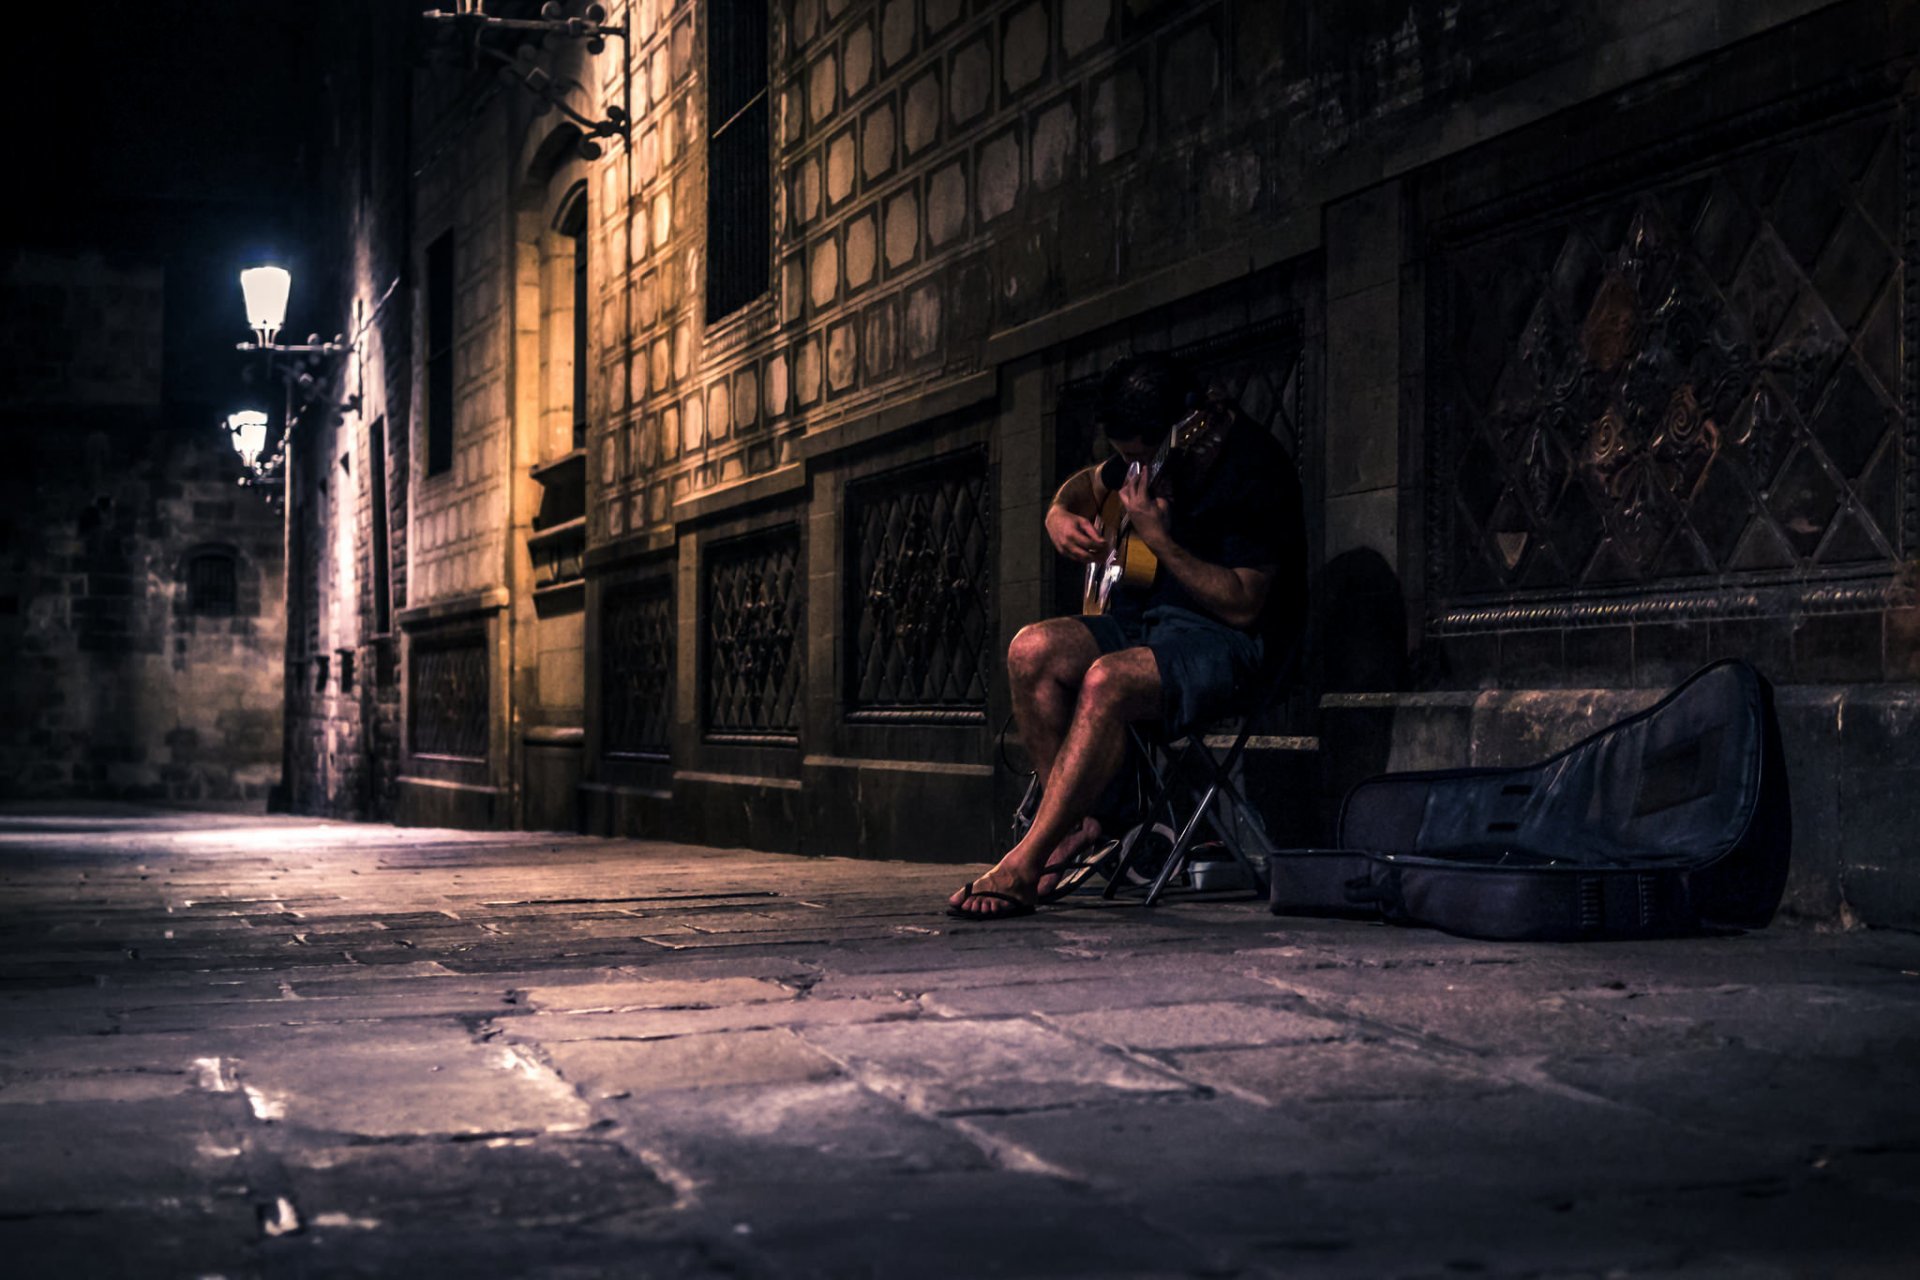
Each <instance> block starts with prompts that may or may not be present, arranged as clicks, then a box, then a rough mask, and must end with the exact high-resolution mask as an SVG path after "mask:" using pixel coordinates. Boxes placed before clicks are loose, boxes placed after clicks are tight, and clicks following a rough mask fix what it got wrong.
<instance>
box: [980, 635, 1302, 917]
mask: <svg viewBox="0 0 1920 1280" xmlns="http://www.w3.org/2000/svg"><path fill="white" fill-rule="evenodd" d="M1299 654H1300V650H1299V646H1298V645H1294V646H1292V647H1291V648H1290V649H1289V651H1288V653H1287V655H1286V657H1285V658H1283V659H1282V660H1281V661H1279V662H1277V663H1274V664H1272V665H1271V666H1270V667H1269V668H1268V669H1267V671H1266V673H1265V684H1264V686H1263V687H1262V688H1261V689H1260V690H1259V691H1258V692H1257V693H1256V694H1255V696H1254V699H1253V701H1252V702H1251V703H1250V704H1249V705H1248V707H1247V711H1246V714H1245V715H1244V716H1243V717H1242V718H1241V719H1240V721H1239V725H1238V727H1237V728H1236V729H1235V730H1234V731H1233V732H1232V734H1231V735H1218V734H1215V735H1209V734H1208V733H1206V732H1205V731H1204V730H1202V729H1196V730H1195V731H1194V732H1193V733H1191V734H1189V735H1188V736H1187V737H1186V738H1184V739H1180V740H1178V741H1174V742H1169V741H1167V740H1166V737H1165V735H1164V734H1163V733H1161V732H1160V730H1159V726H1158V725H1157V723H1155V722H1153V721H1141V722H1138V723H1135V724H1132V725H1129V726H1128V727H1127V733H1128V739H1129V742H1128V745H1129V750H1128V753H1127V759H1126V762H1125V763H1124V764H1122V766H1121V767H1122V768H1123V769H1132V770H1133V771H1134V773H1135V779H1134V785H1135V789H1136V795H1137V797H1138V804H1137V811H1138V813H1139V815H1140V816H1139V819H1138V821H1136V822H1135V823H1133V824H1132V825H1131V826H1129V827H1128V828H1127V829H1126V831H1125V832H1124V833H1123V834H1122V835H1121V836H1120V838H1119V842H1118V848H1117V849H1116V850H1115V852H1114V854H1113V855H1112V856H1113V858H1114V860H1115V861H1114V865H1113V866H1112V867H1111V868H1110V869H1108V870H1107V871H1106V872H1105V873H1104V874H1105V875H1106V877H1107V885H1106V889H1105V891H1104V892H1103V893H1102V895H1101V896H1102V897H1103V898H1112V897H1114V896H1115V895H1116V894H1118V893H1119V891H1120V889H1121V887H1122V886H1123V885H1124V884H1125V883H1126V882H1127V879H1128V876H1129V874H1130V873H1134V874H1138V875H1139V876H1140V881H1141V882H1143V883H1144V882H1145V877H1146V876H1148V875H1151V876H1152V877H1153V879H1152V883H1151V885H1149V887H1148V889H1147V893H1146V896H1145V897H1144V898H1143V899H1142V900H1141V901H1142V903H1143V905H1145V906H1153V905H1154V904H1155V903H1157V902H1158V901H1159V900H1160V897H1161V895H1162V894H1164V893H1165V892H1166V889H1167V886H1168V885H1169V884H1170V883H1171V882H1172V880H1173V878H1174V877H1175V876H1177V875H1178V874H1180V872H1181V871H1183V870H1184V869H1185V868H1186V867H1187V865H1188V864H1189V863H1190V862H1191V861H1192V855H1193V852H1194V850H1195V848H1196V845H1197V837H1198V836H1199V834H1200V829H1201V824H1202V823H1203V822H1204V823H1205V824H1206V825H1207V827H1208V828H1210V829H1211V830H1212V832H1213V834H1214V835H1215V836H1216V837H1217V838H1218V839H1219V841H1220V843H1221V845H1222V846H1223V847H1225V848H1226V850H1227V851H1228V853H1229V854H1231V855H1232V857H1233V860H1234V862H1235V863H1236V864H1237V865H1238V866H1239V868H1240V871H1241V874H1242V875H1243V876H1245V877H1246V883H1248V884H1249V885H1251V886H1252V887H1254V888H1256V889H1258V890H1259V891H1260V892H1261V893H1263V894H1264V893H1265V892H1266V884H1267V878H1266V871H1265V865H1266V864H1265V858H1264V857H1263V858H1260V859H1253V858H1249V857H1248V856H1247V853H1246V851H1245V850H1244V849H1242V848H1241V834H1242V833H1243V832H1244V833H1245V834H1248V835H1251V836H1252V837H1253V838H1254V839H1255V840H1256V841H1257V842H1258V843H1259V844H1260V845H1261V846H1262V848H1263V849H1264V850H1265V852H1266V853H1268V854H1271V853H1274V852H1276V850H1275V848H1274V846H1273V843H1272V841H1271V840H1270V839H1269V838H1268V837H1267V834H1266V831H1265V829H1264V828H1263V827H1262V825H1261V823H1260V820H1259V818H1258V816H1257V815H1255V813H1254V811H1253V808H1252V806H1251V805H1249V804H1248V803H1247V799H1246V797H1245V796H1244V795H1243V794H1241V791H1240V788H1239V787H1238V786H1237V785H1236V784H1235V783H1234V781H1233V770H1234V768H1235V766H1237V765H1238V764H1239V763H1240V759H1241V757H1242V756H1243V755H1244V754H1245V752H1246V749H1247V743H1248V742H1249V741H1250V740H1251V739H1252V737H1253V727H1254V725H1255V724H1256V723H1258V722H1259V720H1260V719H1261V717H1262V716H1263V715H1264V714H1265V713H1266V712H1267V711H1268V710H1270V709H1271V708H1272V707H1273V706H1274V705H1275V704H1276V703H1278V702H1279V701H1280V699H1281V698H1282V697H1284V696H1285V694H1286V691H1287V689H1288V687H1289V686H1290V684H1291V682H1292V678H1293V674H1294V671H1295V668H1296V666H1297V665H1298V662H1299ZM1210 727H1213V728H1218V727H1220V726H1219V725H1215V726H1210ZM1222 736H1226V737H1227V743H1226V753H1225V754H1224V755H1222V756H1216V755H1215V754H1214V745H1213V744H1214V743H1217V742H1218V741H1219V739H1220V738H1221V737H1222ZM1195 782H1197V783H1198V784H1199V786H1198V787H1197V788H1196V787H1194V786H1193V785H1192V784H1193V783H1195ZM1183 784H1185V785H1183ZM1196 790H1197V795H1198V798H1197V799H1195V798H1193V796H1194V793H1195V791H1196ZM1039 799H1040V783H1039V779H1038V778H1034V779H1031V780H1029V781H1028V783H1027V789H1026V793H1025V794H1024V795H1023V796H1022V797H1021V799H1020V803H1019V805H1018V806H1016V808H1015V809H1014V813H1013V821H1012V829H1011V835H1012V838H1013V839H1014V840H1015V841H1018V840H1019V839H1020V837H1021V836H1023V835H1024V834H1026V830H1027V828H1028V827H1029V826H1031V825H1032V823H1033V815H1034V812H1035V811H1036V810H1037V808H1038V807H1039ZM1183 799H1184V800H1185V801H1186V802H1187V803H1190V804H1191V805H1192V810H1191V812H1190V813H1189V814H1188V815H1187V816H1186V817H1185V819H1184V820H1183V819H1182V818H1181V817H1180V813H1179V810H1180V808H1181V802H1182V800H1183ZM1222 799H1224V800H1225V801H1226V803H1227V805H1228V806H1230V808H1231V810H1232V813H1233V816H1234V818H1236V819H1238V821H1237V822H1234V823H1231V824H1230V823H1229V822H1227V821H1226V820H1225V819H1223V817H1222V815H1221V814H1220V813H1219V812H1217V809H1216V806H1217V804H1218V802H1219V801H1221V800H1222ZM1163 818H1164V822H1163V821H1161V819H1163ZM1163 827H1164V829H1165V830H1167V831H1169V832H1173V833H1175V834H1174V837H1173V841H1172V843H1171V845H1170V846H1169V847H1168V850H1167V853H1166V856H1165V858H1164V860H1163V861H1162V862H1161V863H1160V865H1159V866H1158V868H1153V867H1151V866H1150V865H1143V866H1142V870H1141V871H1140V872H1138V873H1135V872H1134V867H1135V864H1136V863H1142V864H1144V862H1145V854H1146V850H1147V848H1148V846H1149V845H1150V844H1151V843H1152V837H1153V835H1154V833H1155V832H1156V831H1158V830H1160V829H1162V828H1163ZM1235 827H1238V828H1239V830H1238V831H1236V830H1234V828H1235Z"/></svg>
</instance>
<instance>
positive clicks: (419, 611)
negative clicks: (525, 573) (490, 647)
mask: <svg viewBox="0 0 1920 1280" xmlns="http://www.w3.org/2000/svg"><path fill="white" fill-rule="evenodd" d="M512 599H513V593H512V592H510V591H508V590H507V589H506V588H505V587H489V588H487V589H486V590H485V591H475V592H471V593H469V594H467V595H463V596H452V597H450V598H448V599H445V600H435V601H432V602H430V603H428V604H420V605H415V606H413V607H412V608H411V609H402V610H401V611H400V612H399V613H398V614H396V615H395V616H394V621H395V622H397V623H399V624H400V629H401V630H402V631H412V630H414V629H416V628H419V627H429V626H437V625H438V624H440V623H443V622H453V621H456V620H458V619H461V618H472V617H477V616H479V615H481V614H486V613H498V612H499V611H500V610H502V609H504V608H506V607H507V605H508V604H509V603H510V602H511V601H512Z"/></svg>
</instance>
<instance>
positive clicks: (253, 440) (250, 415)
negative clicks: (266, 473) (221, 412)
mask: <svg viewBox="0 0 1920 1280" xmlns="http://www.w3.org/2000/svg"><path fill="white" fill-rule="evenodd" d="M227 430H228V431H229V432H231V433H232V435H233V451H234V452H235V453H237V454H239V455H240V465H242V466H244V467H245V468H246V469H247V470H248V471H251V472H253V473H254V474H255V475H258V474H259V473H260V455H261V454H262V453H263V452H265V450H266V447H267V415H266V414H264V413H262V412H260V410H258V409H242V410H240V412H238V413H230V414H228V415H227Z"/></svg>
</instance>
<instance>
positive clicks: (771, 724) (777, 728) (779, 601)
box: [703, 525, 806, 740]
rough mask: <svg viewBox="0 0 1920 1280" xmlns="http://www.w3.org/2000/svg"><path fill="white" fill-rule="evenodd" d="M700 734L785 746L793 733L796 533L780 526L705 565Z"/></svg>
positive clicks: (796, 715) (797, 646) (800, 595)
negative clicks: (702, 725)
mask: <svg viewBox="0 0 1920 1280" xmlns="http://www.w3.org/2000/svg"><path fill="white" fill-rule="evenodd" d="M706 561H707V573H706V629H705V631H704V633H703V643H704V645H705V648H706V662H705V672H706V727H707V733H708V735H709V736H710V737H717V738H727V737H744V738H775V739H784V740H791V739H793V738H795V737H797V736H798V735H799V732H800V669H801V659H802V653H803V650H802V648H801V643H800V638H801V611H802V608H803V607H804V603H805V597H806V588H805V584H804V582H803V581H802V579H801V572H802V571H801V567H800V531H799V529H798V528H797V527H795V526H791V525H789V526H787V527H785V528H783V529H779V530H776V531H775V532H773V533H769V534H758V535H755V536H752V537H748V538H741V539H738V540H736V541H734V542H729V543H723V544H721V545H720V546H717V547H715V548H714V549H713V550H712V551H711V552H709V553H708V555H707V557H706Z"/></svg>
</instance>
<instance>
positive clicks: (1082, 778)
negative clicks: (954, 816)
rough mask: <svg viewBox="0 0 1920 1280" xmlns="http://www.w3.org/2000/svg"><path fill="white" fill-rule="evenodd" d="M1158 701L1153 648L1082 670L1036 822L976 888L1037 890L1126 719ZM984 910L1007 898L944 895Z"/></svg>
mask: <svg viewBox="0 0 1920 1280" xmlns="http://www.w3.org/2000/svg"><path fill="white" fill-rule="evenodd" d="M1159 707H1160V667H1159V664H1158V663H1157V662H1156V661H1155V660H1154V657H1153V651H1152V650H1150V649H1147V648H1145V647H1144V646H1143V647H1137V648H1132V649H1122V650H1120V651H1119V652H1118V653H1110V654H1108V655H1106V656H1105V657H1103V658H1101V659H1099V660H1098V661H1096V662H1095V663H1094V664H1093V665H1092V666H1091V667H1089V668H1088V669H1087V674H1086V678H1085V679H1084V680H1083V681H1082V682H1081V685H1080V695H1079V698H1078V700H1077V702H1076V704H1075V707H1074V713H1073V722H1072V724H1071V726H1070V727H1069V728H1068V730H1067V734H1066V738H1065V741H1064V742H1063V743H1062V744H1061V746H1060V748H1059V751H1058V753H1057V754H1056V756H1055V757H1054V761H1053V769H1052V773H1051V776H1050V778H1049V780H1048V781H1049V785H1048V786H1047V787H1046V789H1045V790H1044V791H1043V792H1042V793H1041V797H1040V808H1039V811H1038V812H1037V813H1035V814H1034V819H1033V826H1031V827H1029V828H1028V829H1027V834H1026V836H1025V837H1024V838H1022V839H1021V841H1020V843H1019V844H1017V845H1015V846H1014V847H1013V848H1012V849H1010V850H1008V851H1007V855H1006V857H1004V858H1002V859H1001V860H1000V861H999V863H998V864H996V865H995V866H994V868H993V869H992V870H991V871H989V872H987V874H985V875H984V876H981V877H980V878H979V879H977V880H975V881H974V882H973V888H974V890H975V891H976V893H977V891H978V890H982V889H985V890H990V891H992V892H994V893H1002V894H1006V895H1008V896H1010V897H1013V898H1015V899H1018V900H1019V901H1022V902H1031V901H1033V900H1034V899H1035V898H1036V897H1037V896H1038V890H1039V882H1040V876H1041V872H1042V871H1043V870H1044V869H1045V867H1046V866H1047V865H1048V860H1049V855H1050V854H1052V852H1053V851H1054V849H1055V848H1056V847H1057V846H1058V845H1059V844H1060V843H1061V841H1062V840H1064V839H1066V838H1067V837H1068V836H1069V835H1070V834H1072V833H1075V832H1077V831H1078V830H1080V829H1081V825H1082V822H1083V820H1084V819H1085V817H1086V811H1087V807H1088V806H1089V805H1091V804H1092V803H1093V802H1094V801H1095V800H1096V799H1098V798H1099V795H1100V792H1101V790H1102V789H1103V788H1105V786H1106V785H1107V781H1108V779H1110V778H1112V777H1113V775H1114V772H1115V770H1117V769H1118V768H1119V767H1120V763H1121V761H1122V760H1123V759H1125V757H1126V745H1127V744H1126V734H1125V732H1124V730H1125V727H1126V725H1127V724H1128V723H1129V722H1130V721H1134V720H1142V719H1146V718H1147V717H1149V716H1152V715H1153V714H1154V713H1155V712H1156V711H1158V710H1159ZM948 901H949V902H951V903H953V905H955V906H957V907H960V908H961V910H963V911H967V912H969V913H971V914H974V915H979V916H982V917H987V916H994V915H1000V914H1003V913H1004V912H1005V911H1006V909H1007V908H1006V904H1004V903H1001V902H998V901H997V900H995V899H991V898H982V897H978V896H969V895H968V892H967V890H966V889H964V888H963V889H961V890H960V891H959V892H957V893H955V894H954V895H953V897H952V898H950V899H948Z"/></svg>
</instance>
